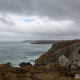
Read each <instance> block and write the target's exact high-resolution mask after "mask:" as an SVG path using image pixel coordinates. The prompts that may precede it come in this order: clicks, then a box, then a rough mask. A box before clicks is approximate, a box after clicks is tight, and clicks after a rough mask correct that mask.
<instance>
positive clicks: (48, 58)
mask: <svg viewBox="0 0 80 80" xmlns="http://www.w3.org/2000/svg"><path fill="white" fill-rule="evenodd" d="M49 63H53V64H60V65H62V66H71V65H74V64H76V65H78V66H80V40H69V41H63V42H58V43H55V44H53V45H52V47H51V48H50V49H49V50H48V52H46V53H45V54H43V55H41V56H40V57H39V58H38V59H37V60H36V61H35V64H36V65H43V64H49Z"/></svg>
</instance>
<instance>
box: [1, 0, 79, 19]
mask: <svg viewBox="0 0 80 80" xmlns="http://www.w3.org/2000/svg"><path fill="white" fill-rule="evenodd" d="M0 12H7V13H9V12H10V13H18V14H26V15H38V16H43V17H44V16H46V17H49V18H55V19H65V18H66V19H67V18H70V19H75V20H79V18H80V0H0Z"/></svg>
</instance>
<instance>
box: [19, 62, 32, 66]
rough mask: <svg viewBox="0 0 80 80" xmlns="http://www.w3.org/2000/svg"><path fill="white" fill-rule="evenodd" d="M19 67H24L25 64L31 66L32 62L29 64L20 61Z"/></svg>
mask: <svg viewBox="0 0 80 80" xmlns="http://www.w3.org/2000/svg"><path fill="white" fill-rule="evenodd" d="M19 66H20V67H26V66H32V64H30V62H27V63H26V62H22V63H20V64H19Z"/></svg>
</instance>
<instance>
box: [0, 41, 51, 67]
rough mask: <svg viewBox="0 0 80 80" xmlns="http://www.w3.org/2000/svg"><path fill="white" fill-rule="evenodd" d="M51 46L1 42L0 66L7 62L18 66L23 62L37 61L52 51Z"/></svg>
mask: <svg viewBox="0 0 80 80" xmlns="http://www.w3.org/2000/svg"><path fill="white" fill-rule="evenodd" d="M50 47H51V44H30V42H0V64H4V63H6V62H10V63H12V65H13V66H18V65H19V63H21V62H29V61H31V60H35V59H37V58H38V57H39V56H40V55H42V54H43V53H45V52H47V51H48V49H50Z"/></svg>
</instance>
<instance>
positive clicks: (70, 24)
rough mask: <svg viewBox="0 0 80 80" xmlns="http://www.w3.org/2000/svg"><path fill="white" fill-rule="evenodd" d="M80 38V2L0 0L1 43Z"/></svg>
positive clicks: (77, 0)
mask: <svg viewBox="0 0 80 80" xmlns="http://www.w3.org/2000/svg"><path fill="white" fill-rule="evenodd" d="M31 39H33V40H35V39H44V40H45V39H48V40H49V39H53V40H56V39H80V0H0V41H6V40H7V41H12V40H13V41H14V40H15V41H16V40H31Z"/></svg>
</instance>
